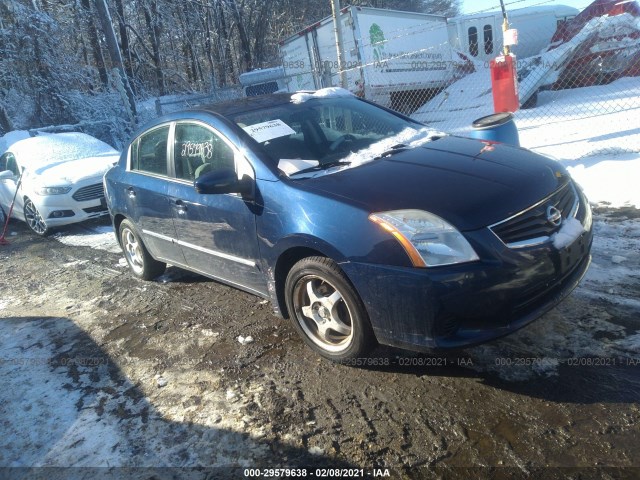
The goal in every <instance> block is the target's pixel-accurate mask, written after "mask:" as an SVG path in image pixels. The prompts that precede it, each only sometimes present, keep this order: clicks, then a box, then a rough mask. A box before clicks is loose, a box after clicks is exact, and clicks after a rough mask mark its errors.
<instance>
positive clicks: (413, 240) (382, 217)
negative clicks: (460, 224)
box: [369, 210, 479, 267]
mask: <svg viewBox="0 0 640 480" xmlns="http://www.w3.org/2000/svg"><path fill="white" fill-rule="evenodd" d="M369 220H371V221H372V222H374V223H377V224H378V225H380V226H381V227H382V228H384V229H385V230H386V231H388V232H389V233H391V234H392V235H393V236H394V237H395V238H396V240H398V241H399V242H400V244H401V245H402V246H403V247H404V249H405V251H406V252H407V254H408V255H409V258H410V259H411V262H412V263H413V265H414V266H415V267H438V266H441V265H452V264H456V263H465V262H473V261H476V260H478V259H479V257H478V255H477V254H476V252H475V251H474V250H473V247H471V245H469V242H467V240H466V239H465V238H464V236H463V235H462V234H461V233H460V232H459V231H458V230H457V229H456V228H455V227H453V226H452V225H450V224H449V223H447V222H446V221H444V220H443V219H442V218H440V217H438V216H437V215H434V214H432V213H429V212H425V211H423V210H393V211H389V212H378V213H372V214H371V215H369Z"/></svg>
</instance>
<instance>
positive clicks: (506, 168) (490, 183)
mask: <svg viewBox="0 0 640 480" xmlns="http://www.w3.org/2000/svg"><path fill="white" fill-rule="evenodd" d="M105 192H106V197H107V202H108V206H109V210H110V213H111V217H112V220H113V225H114V227H115V231H116V234H117V238H118V241H119V243H120V245H121V246H122V249H123V251H124V253H125V257H126V259H127V262H128V263H129V266H130V268H131V270H132V272H133V274H134V275H136V276H137V277H139V278H141V279H146V280H149V279H152V278H154V277H156V276H158V275H160V274H161V273H162V272H163V271H164V269H165V267H166V264H167V263H169V264H172V265H176V266H179V267H182V268H185V269H188V270H191V271H194V272H198V273H200V274H203V275H206V276H208V277H211V278H213V279H216V280H219V281H221V282H224V283H226V284H229V285H232V286H234V287H237V288H240V289H242V290H246V291H248V292H251V293H254V294H256V295H259V296H261V297H264V298H268V299H270V300H271V302H272V304H273V306H274V308H275V310H276V312H277V313H279V314H280V315H282V316H284V317H288V318H290V319H291V320H292V323H293V325H294V326H295V328H296V330H297V331H298V332H299V333H300V335H301V336H302V338H303V339H304V341H305V342H306V343H307V344H308V345H309V346H310V347H311V348H312V349H313V350H315V351H316V352H318V353H319V354H320V355H322V356H324V357H326V358H329V359H331V360H334V361H345V360H351V359H353V358H357V357H359V356H363V355H365V354H366V353H367V351H368V350H369V349H370V348H371V347H372V346H373V345H375V344H376V342H379V343H382V344H387V345H393V346H398V347H402V348H406V349H411V350H418V351H430V350H438V349H447V348H457V347H464V346H468V345H472V344H477V343H480V342H485V341H488V340H491V339H494V338H497V337H500V336H503V335H505V334H508V333H510V332H513V331H515V330H517V329H518V328H520V327H522V326H524V325H526V324H527V323H529V322H531V321H533V320H534V319H536V318H538V317H539V316H541V315H542V314H543V313H545V312H546V311H548V310H550V309H551V308H552V307H553V306H555V305H556V304H557V303H558V302H560V301H561V300H562V299H563V298H565V297H566V296H567V295H568V294H569V293H570V292H571V291H572V290H573V289H574V288H575V287H576V285H577V284H578V282H579V281H580V280H581V278H582V277H583V276H584V274H585V272H586V270H587V268H588V266H589V262H590V248H591V242H592V226H591V222H592V218H591V210H590V208H589V204H588V202H587V200H586V198H585V196H584V195H583V193H582V191H581V189H580V188H579V187H578V185H576V184H575V183H574V182H573V181H572V179H571V178H570V176H569V174H568V173H567V172H566V170H565V169H564V168H563V167H562V166H560V165H559V164H558V163H557V162H555V161H553V160H550V159H547V158H545V157H542V156H540V155H537V154H535V153H532V152H530V151H528V150H525V149H521V148H516V147H511V146H507V145H504V144H500V143H492V142H483V141H479V140H472V139H467V138H461V137H456V136H449V135H445V134H442V133H439V132H435V131H433V130H431V129H429V128H428V127H427V126H425V125H424V124H421V123H418V122H415V121H413V120H412V119H410V118H407V117H405V116H402V115H400V114H398V113H395V112H393V111H390V110H387V109H384V108H381V107H379V106H376V105H374V104H372V103H369V102H367V101H365V100H362V99H359V98H357V97H355V96H353V95H351V94H350V93H349V92H347V91H346V90H341V89H335V88H332V89H323V90H319V91H317V92H302V93H296V94H289V93H287V94H274V95H269V96H261V97H252V98H244V99H240V100H236V101H232V102H228V103H221V104H216V105H212V106H203V107H200V108H195V109H193V110H189V111H185V112H180V113H175V114H171V115H168V116H165V117H162V118H159V119H157V120H155V121H154V122H153V123H151V124H149V125H147V126H146V127H144V128H143V129H142V130H141V131H140V132H138V133H137V134H136V135H135V137H134V138H133V140H132V142H131V143H130V145H129V146H128V148H127V149H126V150H125V151H124V152H123V154H122V156H121V158H120V161H119V163H118V165H117V166H115V167H114V168H113V169H111V170H110V171H109V172H108V173H107V174H106V175H105Z"/></svg>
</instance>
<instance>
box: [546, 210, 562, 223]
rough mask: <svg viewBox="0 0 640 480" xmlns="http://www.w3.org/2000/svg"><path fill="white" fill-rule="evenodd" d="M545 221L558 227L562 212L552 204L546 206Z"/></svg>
mask: <svg viewBox="0 0 640 480" xmlns="http://www.w3.org/2000/svg"><path fill="white" fill-rule="evenodd" d="M547 222H549V223H550V224H551V225H553V226H554V227H558V226H560V224H561V223H562V213H560V210H558V209H557V208H556V207H554V206H553V205H549V206H548V207H547Z"/></svg>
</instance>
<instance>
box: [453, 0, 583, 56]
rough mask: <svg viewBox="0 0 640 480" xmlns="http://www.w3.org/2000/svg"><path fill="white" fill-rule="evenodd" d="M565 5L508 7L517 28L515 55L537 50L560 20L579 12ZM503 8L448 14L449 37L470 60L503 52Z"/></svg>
mask: <svg viewBox="0 0 640 480" xmlns="http://www.w3.org/2000/svg"><path fill="white" fill-rule="evenodd" d="M578 13H580V11H579V10H578V9H577V8H573V7H568V6H566V5H540V6H537V7H526V8H518V9H516V10H510V11H507V17H508V19H509V26H510V28H514V29H516V30H518V45H517V46H515V47H513V48H512V51H513V52H514V53H515V54H516V56H517V57H518V58H527V57H531V56H534V55H537V54H539V53H540V51H541V50H542V49H543V48H546V47H547V46H548V45H549V42H550V41H551V37H552V36H553V34H554V33H555V31H556V29H557V28H558V25H559V24H560V23H561V22H566V21H567V20H570V19H572V18H573V17H575V16H576V15H578ZM502 21H503V19H502V11H496V12H486V13H477V14H474V15H462V16H460V17H454V18H450V19H449V20H448V24H449V41H450V42H451V45H452V47H453V48H454V49H455V50H458V51H460V52H462V53H464V54H465V55H468V56H469V58H470V59H472V60H481V61H488V60H491V59H493V58H495V57H496V56H498V55H500V53H501V52H502V47H503V43H502Z"/></svg>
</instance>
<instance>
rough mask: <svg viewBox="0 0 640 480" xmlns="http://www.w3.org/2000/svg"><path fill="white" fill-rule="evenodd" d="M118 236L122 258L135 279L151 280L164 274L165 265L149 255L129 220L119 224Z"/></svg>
mask: <svg viewBox="0 0 640 480" xmlns="http://www.w3.org/2000/svg"><path fill="white" fill-rule="evenodd" d="M119 236H120V245H121V246H122V250H123V251H124V258H126V260H127V263H128V264H129V268H131V271H132V272H133V274H134V275H135V276H136V277H138V278H140V279H142V280H153V279H154V278H156V277H157V276H159V275H162V274H163V273H164V271H165V269H166V268H167V264H166V263H163V262H159V261H158V260H156V259H155V258H153V257H152V256H151V255H150V254H149V252H148V251H147V248H146V247H145V246H144V243H142V240H140V237H138V234H137V233H136V231H135V230H134V228H133V224H132V223H131V222H130V221H129V220H123V221H122V223H121V224H120V229H119Z"/></svg>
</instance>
